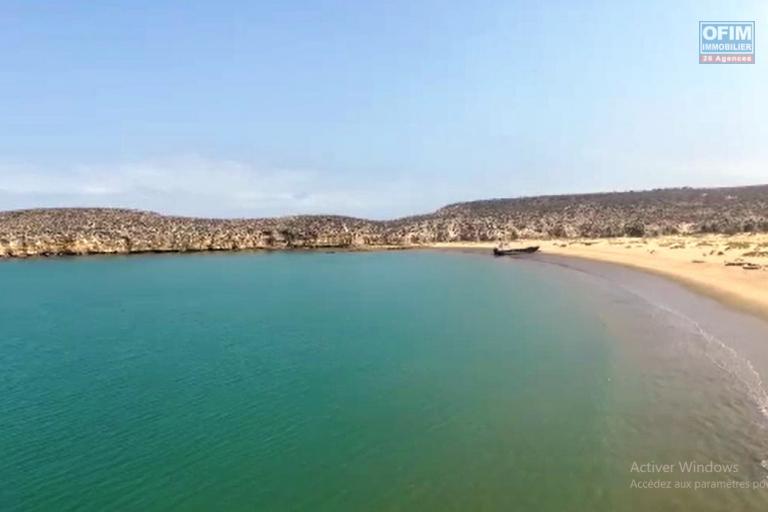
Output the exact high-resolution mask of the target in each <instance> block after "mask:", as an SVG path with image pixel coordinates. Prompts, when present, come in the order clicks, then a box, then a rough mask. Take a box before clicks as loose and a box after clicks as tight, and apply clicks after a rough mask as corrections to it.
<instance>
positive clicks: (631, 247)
mask: <svg viewBox="0 0 768 512" xmlns="http://www.w3.org/2000/svg"><path fill="white" fill-rule="evenodd" d="M529 245H538V246H540V247H541V249H540V251H541V252H540V253H539V254H548V255H555V256H565V257H572V258H578V259H584V260H590V261H599V262H604V263H611V264H616V265H621V266H624V267H630V268H634V269H637V270H642V271H645V272H649V273H651V274H656V275H659V276H663V277H666V278H669V279H672V280H674V281H676V282H678V283H680V284H683V285H685V286H687V287H688V288H690V289H692V290H694V291H696V292H698V293H701V294H703V295H706V296H709V297H712V298H715V299H717V300H719V301H721V302H723V303H725V304H727V305H731V306H734V307H736V308H737V309H740V310H742V311H746V312H749V313H752V314H756V315H758V316H760V317H762V318H764V319H768V235H764V234H744V235H731V236H726V235H687V236H664V237H654V238H628V237H621V238H598V239H550V240H538V239H521V240H517V241H515V242H514V243H512V246H515V247H519V246H529ZM497 246H498V242H437V243H427V244H403V245H399V244H398V245H351V246H350V245H342V246H318V247H312V246H299V247H269V248H266V247H259V248H256V247H255V248H243V249H231V248H228V249H204V250H183V251H180V250H148V251H128V252H123V251H104V252H84V253H49V254H45V253H42V254H37V255H28V256H20V255H4V256H3V257H0V262H2V261H19V260H27V261H29V260H37V261H39V260H47V259H59V258H64V259H71V258H76V257H80V256H134V255H136V256H142V255H143V256H146V255H153V254H202V253H224V252H226V253H241V252H245V253H249V252H252V253H261V252H265V253H269V252H318V253H336V252H338V253H345V252H379V251H385V252H386V251H402V250H425V249H437V250H472V251H488V252H490V251H491V250H492V249H493V248H494V247H497ZM523 257H525V258H531V257H530V256H523ZM534 258H535V256H534Z"/></svg>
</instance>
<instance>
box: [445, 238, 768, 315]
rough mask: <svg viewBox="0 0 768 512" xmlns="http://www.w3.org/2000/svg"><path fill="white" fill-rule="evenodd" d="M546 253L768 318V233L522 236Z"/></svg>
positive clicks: (463, 245)
mask: <svg viewBox="0 0 768 512" xmlns="http://www.w3.org/2000/svg"><path fill="white" fill-rule="evenodd" d="M528 245H538V246H540V247H541V251H542V253H546V254H556V255H563V256H573V257H578V258H587V259H591V260H597V261H604V262H610V263H617V264H621V265H626V266H630V267H634V268H638V269H642V270H645V271H649V272H653V273H656V274H660V275H663V276H666V277H669V278H672V279H675V280H677V281H679V282H681V283H683V284H685V285H687V286H689V287H692V288H694V289H695V290H696V291H699V292H702V293H705V294H707V295H710V296H712V297H715V298H717V299H719V300H721V301H724V302H726V303H728V304H731V305H734V306H737V307H739V308H740V309H743V310H746V311H749V312H752V313H757V314H759V315H761V316H763V317H766V318H768V235H765V234H751V235H734V236H725V235H700V236H665V237H657V238H609V239H578V240H568V239H560V240H558V239H555V240H518V241H516V242H514V243H511V244H509V247H523V246H528ZM496 246H497V244H496V243H494V242H483V243H439V244H433V245H431V246H430V247H433V248H441V249H446V248H475V249H491V248H493V247H496Z"/></svg>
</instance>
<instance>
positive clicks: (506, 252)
mask: <svg viewBox="0 0 768 512" xmlns="http://www.w3.org/2000/svg"><path fill="white" fill-rule="evenodd" d="M538 250H539V246H538V245H532V246H529V247H521V248H518V249H502V248H501V247H494V248H493V255H494V256H516V255H519V254H533V253H534V252H537V251H538Z"/></svg>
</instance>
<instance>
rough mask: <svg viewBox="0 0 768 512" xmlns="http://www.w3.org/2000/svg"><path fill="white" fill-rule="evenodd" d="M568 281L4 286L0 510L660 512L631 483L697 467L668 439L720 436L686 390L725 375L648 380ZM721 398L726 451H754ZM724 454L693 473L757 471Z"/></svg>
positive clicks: (366, 272)
mask: <svg viewBox="0 0 768 512" xmlns="http://www.w3.org/2000/svg"><path fill="white" fill-rule="evenodd" d="M571 274H574V273H573V272H570V273H569V272H568V271H566V270H562V269H561V270H553V269H551V268H546V267H545V266H544V265H541V264H536V263H530V264H529V263H521V264H510V262H506V261H503V262H502V261H500V260H494V259H491V258H487V257H481V256H477V255H466V254H456V253H450V254H449V253H437V252H397V253H362V254H353V253H341V254H318V253H288V254H285V253H283V254H249V253H241V254H202V255H175V256H147V257H127V258H124V257H103V258H79V259H57V260H35V261H9V262H2V264H0V283H2V294H0V322H1V326H0V365H1V368H2V374H0V383H1V384H2V395H0V453H2V454H3V456H2V458H0V510H25V511H34V510H93V511H104V510H141V511H151V510H158V511H160V510H163V511H164V510H312V511H314V510H355V511H357V510H436V511H437V510H553V511H554V510H618V509H626V510H634V508H632V506H631V505H630V500H631V499H634V501H635V502H638V500H639V502H641V503H644V504H645V505H649V506H650V505H653V506H658V505H663V504H664V503H667V502H668V501H669V500H668V499H667V498H668V497H670V495H667V496H661V495H659V494H658V493H653V492H650V493H648V492H646V493H644V494H637V492H638V491H633V490H630V489H629V488H628V486H627V482H628V478H629V477H630V476H631V475H629V474H628V472H627V465H628V461H630V460H632V458H633V457H634V458H636V457H637V456H638V453H639V452H638V450H640V449H642V453H641V454H640V455H641V456H642V457H643V458H645V459H650V458H653V457H656V460H659V458H663V457H664V455H665V454H669V453H671V452H670V451H669V450H675V451H676V452H675V453H676V455H678V454H679V456H681V457H686V456H689V455H691V454H693V453H699V454H700V452H701V450H702V449H703V448H702V444H701V439H708V438H706V436H704V435H703V434H702V436H700V437H697V438H695V439H692V440H691V436H690V434H688V437H686V434H685V432H690V428H689V427H691V425H694V426H696V425H701V422H705V424H706V422H711V421H715V420H713V419H712V415H714V417H715V418H718V417H720V415H721V413H720V412H719V411H718V410H717V408H715V409H714V412H711V413H710V412H708V413H706V414H704V415H703V416H702V417H699V416H695V414H694V412H695V411H699V409H698V408H697V407H698V406H697V404H698V403H699V402H697V400H698V399H697V398H696V397H694V398H690V397H691V393H692V392H691V390H701V386H702V385H704V386H706V382H710V380H711V379H710V376H711V375H717V374H716V373H710V372H717V371H719V370H717V368H716V367H715V366H713V365H711V364H709V363H706V361H704V358H702V359H701V364H700V365H699V366H700V367H699V366H697V367H696V368H695V371H694V370H692V371H690V372H687V371H684V370H685V369H684V370H679V368H677V369H676V367H672V366H669V365H667V366H664V365H663V364H662V365H661V366H660V365H659V364H657V363H658V362H659V361H667V358H659V359H658V360H655V361H651V360H650V359H649V358H650V357H651V356H649V355H648V354H649V353H651V352H652V350H651V349H649V345H648V344H649V343H650V342H649V341H648V339H655V340H657V341H658V336H655V335H650V334H649V333H648V332H646V331H643V330H642V329H639V328H638V329H634V330H632V329H627V328H623V327H621V325H622V324H621V323H617V322H616V321H615V320H611V321H607V320H606V315H605V311H606V310H605V308H603V309H600V308H598V306H600V305H601V304H602V302H601V301H602V300H603V299H601V297H603V296H605V297H608V299H605V302H606V304H614V306H613V307H631V308H641V306H639V305H637V304H635V303H634V302H631V303H630V306H626V304H624V305H622V304H623V303H622V301H621V300H618V301H616V300H613V299H612V298H610V297H609V295H610V294H607V293H606V292H600V293H595V289H594V287H592V288H590V286H591V285H589V283H585V282H584V281H583V279H582V278H578V276H577V277H574V276H572V275H571ZM617 304H618V305H617ZM606 307H608V306H606ZM642 307H644V306H642ZM638 310H639V309H638ZM634 311H635V309H632V310H631V312H634ZM626 312H627V311H625V313H626ZM599 313H600V314H599ZM619 313H621V312H620V311H618V312H617V314H619ZM611 317H612V318H615V315H613V316H611ZM632 318H636V316H635V315H634V314H628V315H627V319H626V322H627V323H626V325H629V326H631V325H632ZM612 322H613V323H612ZM622 322H623V320H622ZM638 325H639V324H638ZM643 325H645V324H643ZM664 329H666V327H664ZM627 332H629V333H630V334H627ZM664 332H666V330H665V331H664ZM632 333H634V334H632ZM625 338H626V339H625ZM633 339H635V340H636V341H632V340H633ZM617 340H624V341H622V342H620V343H619V342H618V341H617ZM638 340H639V341H638ZM659 346H660V345H659ZM691 346H692V345H691ZM696 361H698V360H697V359H695V358H694V359H693V362H690V363H689V365H693V366H696V364H697V363H696ZM650 369H653V372H651V370H650ZM668 370H669V371H668ZM673 370H674V371H673ZM678 370H679V371H678ZM649 372H650V373H649ZM692 375H696V376H697V377H696V378H700V379H701V380H702V382H704V383H705V384H701V383H700V382H693V380H692V379H693V377H692ZM659 379H661V380H662V381H663V383H665V385H666V387H667V388H669V383H673V384H674V385H673V386H672V388H673V391H674V392H672V393H670V395H671V398H668V399H666V398H664V396H665V394H659V392H658V385H659ZM665 379H666V380H665ZM708 379H710V380H708ZM713 385H717V386H719V387H720V388H722V387H723V386H722V385H721V383H718V382H715V384H713ZM686 386H688V387H686ZM734 386H735V385H734ZM686 390H687V391H686ZM721 393H725V395H726V396H725V398H723V400H724V404H725V406H724V407H726V406H727V411H725V410H724V411H725V412H723V413H722V414H723V415H725V414H726V413H727V414H729V415H730V416H731V417H732V416H734V415H736V416H737V417H738V418H739V419H738V421H737V420H733V419H731V424H732V425H733V427H732V428H730V427H723V429H725V430H721V432H726V433H727V432H731V431H736V430H737V429H747V430H748V432H744V431H740V432H739V435H740V436H742V437H743V436H749V435H751V434H750V432H751V430H749V429H751V428H753V427H754V428H760V427H757V426H755V420H754V417H753V416H751V415H752V413H753V412H754V408H753V407H752V404H750V403H749V401H748V400H747V399H745V398H739V400H741V402H739V403H736V404H734V402H733V401H732V400H731V398H733V397H736V396H738V397H743V394H742V393H740V392H739V391H738V390H737V389H735V388H734V390H733V394H732V395H729V394H728V391H727V390H726V391H723V390H721ZM681 395H682V396H684V398H682V399H680V398H679V396H681ZM700 399H701V401H702V403H705V402H706V403H708V402H711V395H710V394H707V393H703V394H701V397H700ZM665 400H667V401H666V402H665ZM681 404H682V405H681ZM669 414H671V415H672V416H673V418H672V419H673V420H675V421H678V420H679V421H680V422H682V423H681V424H680V425H677V424H674V423H673V425H672V426H670V427H668V428H664V431H663V432H660V431H659V428H658V427H659V426H660V423H659V421H660V420H661V418H667V416H664V415H669ZM654 415H656V416H654ZM691 418H693V419H691ZM686 422H687V423H686ZM665 425H666V423H665ZM745 425H746V426H745ZM728 428H730V430H728ZM676 429H679V434H678V430H676ZM670 437H671V438H670ZM686 439H689V442H688V441H686ZM719 439H720V436H715V440H714V441H712V442H711V443H710V442H709V441H707V443H709V444H707V446H706V447H705V448H704V449H703V450H704V452H703V453H704V454H705V455H707V454H708V455H710V456H712V454H715V455H717V456H721V455H722V454H723V453H725V454H726V455H725V457H726V458H727V457H731V458H736V459H738V460H739V461H742V462H743V463H744V464H745V465H746V464H750V466H749V467H750V468H752V467H754V466H756V465H757V464H759V462H760V460H761V459H760V458H759V457H758V458H756V459H755V458H754V457H755V456H754V454H751V453H749V451H751V450H752V449H754V447H753V446H749V447H744V445H743V444H742V443H738V444H737V446H736V447H732V446H730V445H728V444H727V443H725V444H724V445H723V446H720V445H719V444H718V442H719ZM729 442H730V441H729ZM632 447H635V448H637V449H636V450H634V451H633V449H632ZM742 448H743V450H742ZM697 450H699V451H697ZM740 450H741V451H740ZM742 452H743V453H742ZM710 458H711V457H710ZM744 478H746V476H745V477H744ZM730 496H732V494H728V493H725V494H723V493H721V494H715V495H714V499H715V502H714V505H713V507H716V506H719V505H722V504H723V503H729V502H728V501H727V500H729V499H730ZM745 496H747V495H738V497H737V498H734V499H735V500H736V501H735V502H734V503H747V504H749V503H751V502H750V501H749V500H754V499H759V500H762V496H759V497H758V498H755V497H754V496H752V495H749V497H745ZM675 497H676V499H682V500H696V499H697V497H698V495H688V494H681V495H675ZM705 498H706V499H705ZM712 499H713V495H712V494H710V495H708V496H702V497H701V500H702V501H701V503H699V504H700V505H701V504H702V503H709V502H710V501H711V500H712ZM718 500H719V501H718ZM656 509H657V510H662V509H663V507H661V508H659V507H657V508H656ZM705 509H706V508H700V510H705ZM637 510H641V508H638V509H637ZM670 510H673V508H670ZM711 510H717V508H711Z"/></svg>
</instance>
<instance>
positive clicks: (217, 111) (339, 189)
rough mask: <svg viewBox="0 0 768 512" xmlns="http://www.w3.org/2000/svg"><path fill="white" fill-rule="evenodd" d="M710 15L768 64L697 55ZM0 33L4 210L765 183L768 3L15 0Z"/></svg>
mask: <svg viewBox="0 0 768 512" xmlns="http://www.w3.org/2000/svg"><path fill="white" fill-rule="evenodd" d="M699 20H755V21H756V30H755V32H756V34H755V35H756V41H755V60H756V63H755V64H752V65H701V64H699V63H698V22H699ZM762 41H765V44H764V45H763V44H762ZM0 47H1V48H3V51H2V59H1V60H0V210H9V209H17V208H32V207H53V206H109V207H128V208H139V209H147V210H152V211H158V212H162V213H169V214H179V215H196V216H214V217H261V216H279V215H294V214H302V213H317V214H344V215H353V216H360V217H368V218H377V219H381V218H393V217H398V216H403V215H409V214H416V213H424V212H429V211H432V210H435V209H437V208H439V207H441V206H443V205H445V204H448V203H453V202H457V201H465V200H473V199H483V198H493V197H516V196H529V195H540V194H558V193H578V192H593V191H615V190H638V189H649V188H658V187H672V186H730V185H748V184H758V183H768V122H766V119H768V94H766V93H767V92H768V68H767V67H766V64H765V62H768V2H765V1H764V0H753V1H727V0H718V1H711V0H695V1H694V0H679V1H674V2H670V1H668V0H642V1H622V2H616V1H615V0H612V1H604V2H598V1H579V2H577V1H573V0H568V1H565V0H564V1H541V0H538V1H536V0H531V1H514V0H504V1H496V0H492V1H478V2H452V1H448V0H440V1H437V0H419V1H413V0H391V1H387V2H374V1H371V2H368V1H366V2H362V1H359V0H350V1H291V0H279V1H258V0H257V1H253V0H249V1H245V0H237V1H235V0H230V1H226V0H223V1H216V2H213V1H207V2H197V1H191V0H184V1H175V0H167V1H157V0H152V1H145V0H130V1H128V0H125V1H103V2H93V1H86V0H84V1H74V0H72V1H67V0H58V1H54V0H50V1H42V0H19V1H17V0H3V1H2V2H0ZM764 51H765V52H766V53H763V52H764ZM762 55H766V57H765V59H766V60H763V58H762Z"/></svg>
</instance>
